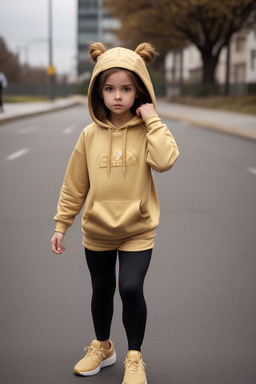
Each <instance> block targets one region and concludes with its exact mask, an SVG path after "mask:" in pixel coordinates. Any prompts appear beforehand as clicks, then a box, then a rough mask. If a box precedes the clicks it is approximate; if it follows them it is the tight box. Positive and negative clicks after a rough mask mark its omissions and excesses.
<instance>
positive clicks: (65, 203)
mask: <svg viewBox="0 0 256 384" xmlns="http://www.w3.org/2000/svg"><path fill="white" fill-rule="evenodd" d="M88 189H89V177H88V170H87V165H86V153H85V145H84V135H83V133H82V134H81V136H80V138H79V140H78V142H77V144H76V147H75V149H74V151H73V153H72V155H71V158H70V160H69V163H68V167H67V170H66V174H65V177H64V181H63V185H62V188H61V192H60V198H59V201H58V210H57V214H56V216H55V217H54V220H55V221H56V228H55V231H56V232H62V233H65V232H66V230H67V229H68V227H70V226H71V225H72V224H73V222H74V219H75V216H76V215H77V214H78V213H79V212H80V210H81V208H82V206H83V204H84V201H85V199H86V196H87V192H88Z"/></svg>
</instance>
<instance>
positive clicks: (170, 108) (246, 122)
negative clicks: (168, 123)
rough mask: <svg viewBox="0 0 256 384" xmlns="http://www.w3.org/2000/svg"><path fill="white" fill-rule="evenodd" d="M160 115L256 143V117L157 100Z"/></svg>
mask: <svg viewBox="0 0 256 384" xmlns="http://www.w3.org/2000/svg"><path fill="white" fill-rule="evenodd" d="M157 111H158V113H159V115H161V116H163V117H166V118H170V119H174V120H180V121H185V122H187V123H189V124H192V125H195V126H199V127H202V128H206V129H214V130H216V131H221V132H224V133H227V134H231V135H235V136H239V137H243V138H246V139H250V140H255V141H256V116H254V115H248V114H242V113H236V112H229V111H220V110H215V109H208V108H198V107H192V106H188V105H182V104H176V103H169V102H167V101H165V100H162V99H160V100H157Z"/></svg>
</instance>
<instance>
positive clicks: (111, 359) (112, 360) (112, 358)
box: [74, 353, 116, 376]
mask: <svg viewBox="0 0 256 384" xmlns="http://www.w3.org/2000/svg"><path fill="white" fill-rule="evenodd" d="M115 362H116V353H114V355H112V356H110V357H109V358H108V359H106V360H103V361H102V362H101V363H100V364H99V366H98V367H97V368H96V369H94V370H93V371H89V372H80V371H78V370H76V369H74V373H76V374H77V375H81V376H93V375H97V373H99V371H100V370H101V368H105V367H109V366H110V365H113V364H115Z"/></svg>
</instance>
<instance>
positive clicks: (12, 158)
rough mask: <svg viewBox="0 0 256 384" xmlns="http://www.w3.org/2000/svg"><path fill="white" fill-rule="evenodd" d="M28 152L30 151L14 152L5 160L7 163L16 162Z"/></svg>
mask: <svg viewBox="0 0 256 384" xmlns="http://www.w3.org/2000/svg"><path fill="white" fill-rule="evenodd" d="M29 151H30V149H29V148H23V149H20V150H19V151H16V152H14V153H11V154H10V155H8V156H6V160H7V161H12V160H16V159H18V158H19V157H21V156H24V155H26V154H27V153H28V152H29Z"/></svg>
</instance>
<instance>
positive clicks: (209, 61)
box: [201, 50, 219, 85]
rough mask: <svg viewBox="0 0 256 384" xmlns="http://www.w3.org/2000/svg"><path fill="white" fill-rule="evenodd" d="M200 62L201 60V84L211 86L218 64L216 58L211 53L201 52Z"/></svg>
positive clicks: (213, 82)
mask: <svg viewBox="0 0 256 384" xmlns="http://www.w3.org/2000/svg"><path fill="white" fill-rule="evenodd" d="M201 55H202V60H203V78H202V82H203V84H212V85H214V84H215V82H216V79H215V71H216V66H217V64H218V59H219V55H218V56H214V55H213V54H212V52H211V51H209V50H207V51H203V50H202V51H201Z"/></svg>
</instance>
